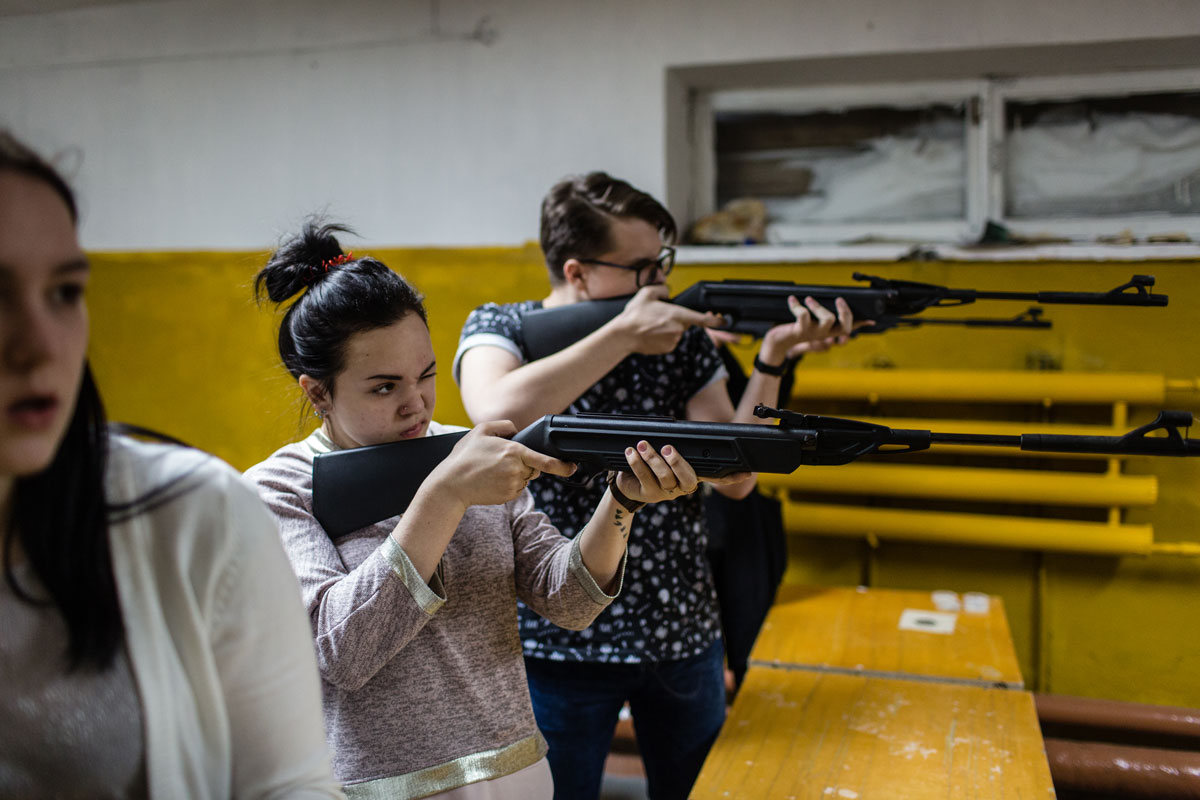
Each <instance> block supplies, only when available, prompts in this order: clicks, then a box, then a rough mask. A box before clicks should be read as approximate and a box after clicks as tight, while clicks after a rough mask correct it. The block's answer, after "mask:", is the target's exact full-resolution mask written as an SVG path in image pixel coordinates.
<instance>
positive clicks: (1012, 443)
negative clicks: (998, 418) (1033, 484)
mask: <svg viewBox="0 0 1200 800" xmlns="http://www.w3.org/2000/svg"><path fill="white" fill-rule="evenodd" d="M929 436H930V439H931V440H932V442H933V443H934V444H982V445H987V446H988V447H1020V446H1021V437H1020V436H1019V435H1017V436H1005V435H1001V434H993V433H931V434H930V435H929Z"/></svg>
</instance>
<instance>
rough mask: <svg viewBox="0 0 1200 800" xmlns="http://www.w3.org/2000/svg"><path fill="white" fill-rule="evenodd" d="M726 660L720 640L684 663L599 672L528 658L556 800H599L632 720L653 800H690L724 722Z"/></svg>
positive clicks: (609, 667)
mask: <svg viewBox="0 0 1200 800" xmlns="http://www.w3.org/2000/svg"><path fill="white" fill-rule="evenodd" d="M723 656H724V652H723V649H722V647H721V641H720V640H719V639H718V640H717V641H716V642H714V643H713V644H712V645H711V646H710V647H709V648H708V649H707V650H705V651H704V652H702V653H700V654H699V655H696V656H692V657H691V658H685V659H683V660H680V661H659V662H650V663H644V664H593V663H580V662H578V661H549V660H546V659H542V658H526V659H525V673H526V675H527V676H528V678H529V694H530V696H531V698H532V699H533V713H534V715H535V716H536V717H537V723H538V728H540V729H541V731H542V735H543V736H545V737H546V741H547V742H549V744H550V752H549V754H548V758H549V760H550V771H551V772H552V773H553V775H554V797H555V800H589V798H596V797H598V796H599V794H600V780H601V778H602V776H603V773H604V759H605V758H606V757H607V756H608V751H609V748H610V747H611V745H612V737H613V731H614V729H615V728H616V726H617V714H618V713H619V712H620V710H621V706H622V705H624V703H625V702H626V701H628V702H629V709H630V711H631V712H632V714H633V728H634V731H635V733H636V734H637V743H638V749H639V750H640V751H641V754H642V763H643V764H644V765H645V767H646V783H647V789H648V790H649V793H650V797H652V798H654V800H675V798H679V800H684V798H686V797H687V795H688V792H689V791H691V788H692V784H693V783H694V782H695V780H696V776H697V775H698V774H699V773H700V767H701V766H702V765H703V764H704V758H705V756H707V755H708V749H709V747H711V746H712V743H713V740H714V739H716V737H717V731H719V730H720V728H721V723H722V722H724V721H725V677H724V662H723Z"/></svg>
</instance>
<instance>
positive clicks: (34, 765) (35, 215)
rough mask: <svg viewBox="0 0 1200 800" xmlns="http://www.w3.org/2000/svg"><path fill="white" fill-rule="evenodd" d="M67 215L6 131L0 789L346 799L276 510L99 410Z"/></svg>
mask: <svg viewBox="0 0 1200 800" xmlns="http://www.w3.org/2000/svg"><path fill="white" fill-rule="evenodd" d="M76 223H77V213H76V206H75V200H74V197H73V195H72V193H71V190H70V189H69V188H68V186H67V184H66V182H65V181H64V180H63V179H62V178H61V177H60V176H59V175H58V173H57V172H55V170H54V169H53V168H52V167H51V166H50V165H49V164H48V163H46V162H45V161H43V160H42V159H41V158H39V157H38V156H37V155H36V154H35V153H34V152H33V151H32V150H30V149H29V148H28V147H26V146H25V145H23V144H21V143H20V142H18V141H17V140H16V139H14V138H13V137H12V136H10V135H8V134H7V133H5V132H4V131H0V408H2V412H0V535H2V541H3V546H2V548H0V566H2V571H3V577H2V578H0V797H24V798H40V797H106V798H125V797H152V798H182V797H186V798H202V799H211V800H219V799H220V798H229V797H238V798H277V797H289V798H292V797H306V798H315V797H326V798H328V797H341V796H342V793H341V791H340V789H339V787H338V785H337V783H336V782H335V781H334V779H333V775H332V773H331V771H330V763H329V755H328V751H327V749H326V745H325V742H324V740H323V738H322V736H321V707H320V700H319V694H318V691H319V689H318V681H317V671H316V665H315V663H314V660H313V656H312V648H311V645H310V639H309V636H308V632H307V630H306V627H305V621H304V615H303V612H302V611H301V609H300V607H299V604H298V603H297V602H296V599H295V598H296V592H297V585H296V579H295V577H294V576H293V575H292V573H291V571H290V569H289V568H288V562H287V559H286V558H285V556H284V554H283V551H282V548H281V547H280V545H279V537H278V533H277V531H276V528H275V524H274V522H273V520H272V519H271V516H270V515H269V514H268V513H267V512H266V510H265V509H264V508H263V505H262V503H261V502H260V501H259V500H258V498H257V497H256V496H255V493H254V490H253V489H252V488H250V487H249V486H247V485H246V484H245V482H244V481H243V480H242V478H241V477H240V476H239V475H238V474H237V473H236V472H234V471H233V470H232V469H230V468H229V467H228V466H226V465H224V464H222V463H221V462H219V461H217V459H215V458H212V457H210V456H206V455H204V454H202V453H200V452H198V451H195V450H191V449H187V448H182V447H174V446H166V445H161V444H146V443H142V442H137V441H134V440H132V439H127V438H125V437H122V436H117V435H113V434H112V433H110V432H109V431H108V430H107V428H106V425H105V419H104V408H103V405H102V404H101V401H100V395H99V393H98V392H97V390H96V386H95V384H94V383H93V381H92V376H91V372H90V370H89V368H88V364H87V359H86V349H87V340H88V321H87V309H86V305H85V302H84V293H85V289H86V286H87V282H88V271H89V270H88V260H87V256H86V255H85V254H84V252H83V250H82V249H81V248H80V246H79V241H78V237H77V234H76Z"/></svg>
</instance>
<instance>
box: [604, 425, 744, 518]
mask: <svg viewBox="0 0 1200 800" xmlns="http://www.w3.org/2000/svg"><path fill="white" fill-rule="evenodd" d="M625 461H626V462H627V463H628V464H629V469H630V471H629V472H625V471H624V470H622V471H621V472H620V473H618V475H617V488H618V489H620V491H621V494H623V495H625V496H626V497H628V498H629V499H630V500H636V501H639V502H642V503H657V502H660V501H662V500H674V499H675V498H676V497H682V496H683V495H685V494H691V493H692V492H694V491H696V489H698V488H699V487H700V484H701V483H717V484H721V483H739V482H741V481H744V480H745V479H746V478H748V477H749V476H750V473H748V472H738V473H734V474H733V475H728V476H726V477H724V478H698V477H696V471H695V470H694V469H692V465H691V464H689V463H688V462H687V460H686V459H684V457H683V456H681V455H680V454H679V451H678V450H676V449H675V448H674V447H671V446H670V445H666V446H665V447H663V449H662V453H661V454H660V453H659V452H658V451H657V450H655V449H654V448H653V447H651V446H650V443H649V442H647V441H644V440H643V441H640V442H638V443H637V447H630V448H627V449H626V450H625Z"/></svg>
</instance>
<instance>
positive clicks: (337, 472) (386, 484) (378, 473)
mask: <svg viewBox="0 0 1200 800" xmlns="http://www.w3.org/2000/svg"><path fill="white" fill-rule="evenodd" d="M466 435H467V432H466V431H455V432H454V433H444V434H442V435H440V436H423V437H421V438H420V439H405V440H403V441H399V442H392V443H391V444H378V445H373V446H371V447H356V448H354V449H353V450H335V451H333V452H330V453H319V454H317V456H315V457H314V458H313V516H314V517H316V518H317V522H319V523H321V527H322V528H324V529H325V532H326V533H328V534H329V537H330V538H331V539H336V538H338V537H340V536H345V535H346V534H347V533H350V532H351V531H356V530H358V529H360V528H365V527H367V526H368V525H374V524H375V523H376V522H379V521H380V520H385V519H388V518H389V517H394V516H396V515H397V514H402V513H404V510H405V509H407V508H408V504H409V503H411V502H412V499H413V497H415V496H416V494H417V489H419V488H421V484H422V483H423V482H424V481H425V479H426V478H427V477H429V473H430V472H432V471H433V468H434V467H436V466H437V465H438V464H440V463H442V461H443V460H444V459H445V458H446V456H448V455H450V451H451V450H453V449H454V445H456V444H457V443H458V440H459V439H461V438H462V437H464V436H466Z"/></svg>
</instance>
